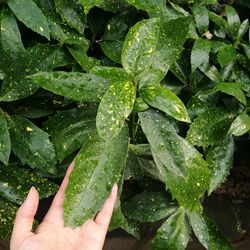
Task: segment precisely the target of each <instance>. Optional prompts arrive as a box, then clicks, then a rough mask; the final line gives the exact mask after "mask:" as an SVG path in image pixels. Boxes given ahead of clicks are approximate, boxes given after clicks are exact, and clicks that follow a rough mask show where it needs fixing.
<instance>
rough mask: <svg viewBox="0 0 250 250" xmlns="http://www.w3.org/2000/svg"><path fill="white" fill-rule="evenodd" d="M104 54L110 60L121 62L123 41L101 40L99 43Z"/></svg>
mask: <svg viewBox="0 0 250 250" xmlns="http://www.w3.org/2000/svg"><path fill="white" fill-rule="evenodd" d="M100 46H101V49H102V51H103V52H104V54H105V55H106V56H107V57H108V58H110V59H111V60H112V61H114V62H116V63H119V64H121V53H122V46H123V41H119V40H117V41H103V42H101V43H100Z"/></svg>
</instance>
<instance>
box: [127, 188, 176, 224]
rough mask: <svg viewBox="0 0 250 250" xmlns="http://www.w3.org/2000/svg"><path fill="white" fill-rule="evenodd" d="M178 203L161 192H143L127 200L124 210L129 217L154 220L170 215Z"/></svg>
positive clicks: (147, 220) (141, 220) (139, 219)
mask: <svg viewBox="0 0 250 250" xmlns="http://www.w3.org/2000/svg"><path fill="white" fill-rule="evenodd" d="M177 207H178V206H177V204H176V203H175V202H173V201H172V200H171V199H170V198H169V197H167V195H166V194H164V193H161V192H147V191H145V192H142V193H140V194H137V195H135V196H133V197H132V198H131V199H129V200H127V201H126V202H125V203H124V205H123V211H124V213H125V215H126V216H127V217H128V218H131V219H134V220H136V221H139V222H142V223H143V222H154V221H158V220H161V219H164V218H166V217H168V216H170V215H171V214H172V213H174V212H175V211H176V210H177Z"/></svg>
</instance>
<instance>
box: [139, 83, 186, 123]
mask: <svg viewBox="0 0 250 250" xmlns="http://www.w3.org/2000/svg"><path fill="white" fill-rule="evenodd" d="M140 94H141V97H142V98H143V100H144V101H146V102H147V103H148V104H149V105H151V106H152V107H154V108H157V109H159V110H161V111H163V112H165V113H166V114H168V115H170V116H172V117H174V118H175V119H176V120H178V121H183V122H190V119H189V117H188V113H187V110H186V107H185V105H184V104H183V102H182V101H181V100H180V99H179V97H178V96H176V95H175V94H174V93H173V92H172V91H171V90H168V89H167V88H165V87H163V86H161V85H147V86H144V87H142V88H141V89H140Z"/></svg>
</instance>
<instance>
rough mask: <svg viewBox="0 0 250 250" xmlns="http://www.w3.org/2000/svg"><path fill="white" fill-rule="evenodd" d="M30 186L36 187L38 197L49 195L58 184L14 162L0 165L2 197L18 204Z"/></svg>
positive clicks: (23, 198)
mask: <svg viewBox="0 0 250 250" xmlns="http://www.w3.org/2000/svg"><path fill="white" fill-rule="evenodd" d="M32 186H34V187H36V189H37V191H38V192H39V197H40V198H46V197H49V196H51V195H52V194H54V193H56V191H57V189H58V186H57V185H56V184H55V183H53V182H51V181H49V180H48V179H47V178H42V177H38V176H36V175H35V174H34V173H33V172H31V171H28V170H27V169H24V168H21V167H20V166H17V165H15V164H9V165H7V166H3V165H1V166H0V194H1V196H3V197H4V198H6V199H8V200H9V201H12V202H15V203H17V204H19V205H20V204H22V202H23V201H24V200H25V198H26V196H27V194H28V192H29V190H30V188H31V187H32Z"/></svg>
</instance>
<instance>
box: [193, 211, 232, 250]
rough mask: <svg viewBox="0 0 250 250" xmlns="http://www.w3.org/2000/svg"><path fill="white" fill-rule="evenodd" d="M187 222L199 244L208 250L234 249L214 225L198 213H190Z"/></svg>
mask: <svg viewBox="0 0 250 250" xmlns="http://www.w3.org/2000/svg"><path fill="white" fill-rule="evenodd" d="M189 221H190V224H191V226H192V229H193V231H194V233H195V235H196V237H197V238H198V240H199V241H200V243H201V244H202V245H203V246H204V247H205V248H206V249H209V250H217V249H221V250H232V249H234V248H233V247H232V245H231V244H230V242H229V241H228V239H227V238H226V237H225V236H224V235H223V234H222V233H221V231H220V230H219V229H218V228H217V227H216V225H215V224H214V223H213V222H212V221H210V220H209V219H208V218H206V217H203V216H201V215H200V214H198V213H190V214H189Z"/></svg>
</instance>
